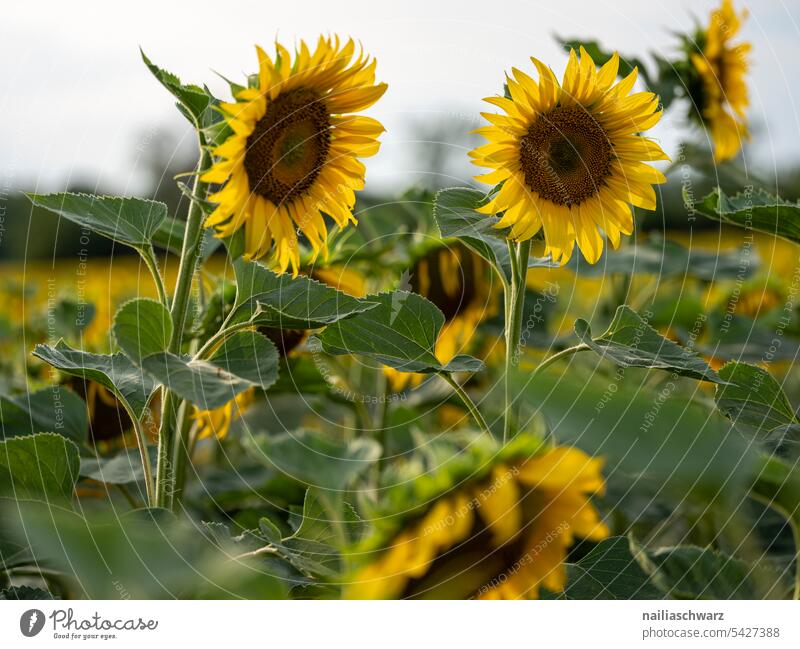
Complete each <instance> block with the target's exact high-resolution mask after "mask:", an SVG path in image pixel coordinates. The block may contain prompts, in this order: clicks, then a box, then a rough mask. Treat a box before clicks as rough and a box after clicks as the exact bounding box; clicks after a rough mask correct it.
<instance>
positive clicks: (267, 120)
mask: <svg viewBox="0 0 800 649" xmlns="http://www.w3.org/2000/svg"><path fill="white" fill-rule="evenodd" d="M330 127H331V123H330V115H329V113H328V109H327V106H326V105H325V102H324V101H323V100H322V99H321V98H320V96H319V95H318V94H317V93H315V92H313V91H312V90H307V89H305V88H298V89H296V90H290V91H289V92H286V93H284V94H282V95H279V96H278V97H277V98H275V99H274V100H272V101H270V102H269V103H268V105H267V111H266V113H264V117H262V118H261V119H260V120H259V121H258V123H257V124H256V127H255V129H254V130H253V132H252V133H251V134H250V136H249V137H248V138H247V153H246V154H245V157H244V169H245V171H246V172H247V179H248V181H249V182H250V190H251V191H253V192H255V193H257V194H260V195H261V196H263V197H264V198H266V199H268V200H270V201H272V202H273V203H275V204H276V205H278V204H280V203H284V202H286V201H289V200H291V199H292V198H294V197H296V196H298V195H300V194H302V193H303V192H304V191H305V190H306V189H308V188H309V187H311V185H312V184H313V183H314V181H315V180H316V179H317V176H319V173H320V171H321V170H322V166H323V165H324V164H325V160H326V159H327V157H328V150H329V149H330V144H331V134H330Z"/></svg>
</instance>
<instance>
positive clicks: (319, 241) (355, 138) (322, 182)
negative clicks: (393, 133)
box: [201, 37, 386, 274]
mask: <svg viewBox="0 0 800 649" xmlns="http://www.w3.org/2000/svg"><path fill="white" fill-rule="evenodd" d="M275 47H276V50H277V53H276V56H275V60H274V61H273V60H272V59H271V58H270V57H269V56H268V55H267V54H266V53H265V52H264V50H262V49H261V48H260V47H256V51H257V53H258V63H259V72H258V75H257V83H256V85H255V86H254V87H249V88H245V89H243V90H240V91H239V92H237V93H235V97H236V100H237V101H236V102H235V103H222V104H220V108H221V110H222V111H223V113H224V115H225V119H226V121H227V123H228V125H229V126H230V128H231V130H232V131H233V134H232V135H231V136H230V137H229V138H228V139H227V140H225V142H224V143H223V144H221V145H220V146H217V147H215V148H214V149H213V153H214V155H215V156H216V157H217V158H218V161H217V162H216V164H215V165H214V166H213V167H212V168H211V169H210V170H209V171H208V172H206V173H205V174H203V175H202V177H201V180H203V181H204V182H207V183H223V182H224V183H225V186H224V187H223V188H222V189H221V190H220V191H218V192H216V193H215V194H213V195H212V196H211V197H210V198H211V200H212V201H213V202H215V203H217V208H216V209H215V210H214V212H213V213H212V214H211V215H210V216H209V217H208V218H207V219H206V222H205V225H206V227H214V228H216V231H217V236H220V237H228V236H231V235H232V234H233V233H234V232H236V231H238V230H239V229H241V228H244V234H245V236H244V242H245V244H244V245H245V254H246V257H247V258H248V259H257V258H261V257H264V256H266V255H267V254H271V255H272V257H273V259H274V263H275V265H276V266H277V267H278V268H279V269H280V271H281V272H284V271H285V270H286V269H287V268H288V266H289V265H291V267H292V270H293V272H294V273H295V274H297V272H298V269H299V265H300V248H299V242H298V239H297V234H296V230H298V229H299V231H300V232H302V234H303V235H304V237H305V239H306V240H307V242H308V244H309V245H310V246H311V248H312V252H313V256H314V257H316V255H317V254H319V252H320V251H323V252H326V251H327V248H326V246H327V237H328V232H327V227H326V225H325V220H324V218H323V213H324V214H327V215H328V216H329V217H331V218H332V219H333V220H334V221H335V222H336V224H337V225H338V226H340V227H345V226H346V225H347V224H348V223H349V222H351V221H352V222H355V217H354V216H353V213H352V210H353V206H354V205H355V194H354V192H355V191H356V190H360V189H362V188H363V186H364V173H365V169H364V165H363V164H362V163H361V162H360V161H359V159H358V158H363V157H367V156H371V155H374V154H375V153H377V151H378V148H379V146H380V145H379V142H378V140H377V138H378V136H379V135H380V134H381V133H382V132H383V130H384V129H383V126H382V125H381V124H380V123H379V122H377V121H376V120H374V119H371V118H369V117H364V116H360V115H352V114H351V113H354V112H357V111H360V110H363V109H365V108H368V107H369V106H371V105H372V104H374V103H375V102H376V101H377V100H378V99H379V98H380V97H381V95H383V93H384V92H385V91H386V84H384V83H379V84H376V83H375V64H376V62H375V60H374V59H370V58H369V57H366V56H364V54H363V53H361V52H359V53H358V55H357V56H356V45H355V43H354V42H353V41H352V40H348V41H347V42H346V43H345V44H344V45H342V44H341V43H340V41H339V38H338V37H336V38H334V39H331V38H323V37H320V38H319V41H318V42H317V47H316V49H315V50H314V51H313V52H311V51H310V50H309V48H308V46H307V45H306V44H305V43H304V42H303V41H301V42H300V45H299V48H298V50H297V52H296V55H295V58H294V61H292V57H291V55H290V54H289V52H288V51H287V50H286V49H285V48H284V47H283V46H282V45H280V44H277V43H276V46H275ZM354 57H355V58H354Z"/></svg>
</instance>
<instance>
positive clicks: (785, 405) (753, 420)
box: [714, 361, 800, 435]
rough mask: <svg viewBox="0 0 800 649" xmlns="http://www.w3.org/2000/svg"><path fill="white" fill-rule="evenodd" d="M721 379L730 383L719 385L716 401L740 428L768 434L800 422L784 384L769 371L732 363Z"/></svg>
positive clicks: (728, 364) (726, 367)
mask: <svg viewBox="0 0 800 649" xmlns="http://www.w3.org/2000/svg"><path fill="white" fill-rule="evenodd" d="M719 377H720V378H721V379H722V380H723V381H727V384H723V385H718V386H717V391H716V394H715V395H714V399H715V401H716V402H717V407H718V408H719V409H720V411H721V412H722V413H723V414H725V416H726V417H729V418H730V419H731V420H733V422H734V423H735V424H737V426H740V427H743V428H746V429H750V430H755V431H757V432H761V433H762V434H764V435H768V434H769V433H772V432H773V431H775V430H776V429H780V430H781V431H786V430H787V429H788V428H789V427H791V426H797V425H798V424H799V423H800V422H798V420H797V417H796V416H795V413H794V410H793V409H792V406H791V404H790V403H789V399H788V398H787V397H786V394H785V393H784V392H783V389H782V388H781V386H780V384H779V383H778V382H777V381H776V380H775V379H774V378H773V377H772V375H771V374H770V373H769V372H767V371H766V370H763V369H761V368H760V367H756V366H755V365H748V364H747V363H740V362H738V361H731V362H730V363H727V364H726V365H725V366H724V367H722V369H720V371H719Z"/></svg>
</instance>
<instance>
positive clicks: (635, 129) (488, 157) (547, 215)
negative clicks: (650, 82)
mask: <svg viewBox="0 0 800 649" xmlns="http://www.w3.org/2000/svg"><path fill="white" fill-rule="evenodd" d="M580 54H581V56H580V61H579V60H578V57H577V55H576V54H575V51H574V50H572V51H571V52H570V55H569V63H568V64H567V69H566V72H565V73H564V80H563V83H562V84H561V85H559V83H558V80H557V79H556V77H555V75H554V74H553V72H552V70H550V68H548V67H547V66H545V65H544V64H543V63H542V62H541V61H538V60H537V59H532V61H533V63H534V64H535V65H536V68H537V69H538V71H539V82H538V83H537V82H536V81H534V80H533V79H532V78H531V77H530V76H528V75H527V74H526V73H524V72H522V71H521V70H517V69H516V68H513V69H512V72H513V78H512V77H508V78H507V84H508V91H509V94H510V97H509V98H506V97H490V98H487V99H486V101H487V102H489V103H490V104H493V105H495V106H497V107H499V108H501V109H502V110H503V111H504V112H505V115H498V114H493V113H483V116H484V117H485V118H486V119H487V120H488V121H489V122H490V123H491V125H490V126H485V127H482V128H479V129H478V130H477V132H478V133H480V134H481V135H483V136H484V137H485V138H486V139H487V140H488V144H484V145H483V146H481V147H479V148H477V149H475V150H474V151H472V153H471V154H470V155H471V156H472V158H473V162H474V163H475V164H477V165H478V166H480V167H488V168H491V169H493V171H491V172H490V173H487V174H484V175H481V176H478V177H477V179H478V180H480V181H482V182H486V183H490V184H497V183H502V186H501V187H500V189H499V191H497V193H495V194H494V195H493V196H492V197H491V199H490V200H489V201H488V203H487V204H486V205H484V206H483V207H482V208H480V211H481V212H482V213H484V214H497V213H500V212H504V214H503V217H502V218H501V219H500V220H499V222H498V223H497V224H496V227H498V228H509V227H510V228H511V230H510V232H509V234H508V236H509V238H510V239H513V240H517V241H524V240H527V239H530V238H531V237H533V236H534V235H535V234H536V233H538V232H539V231H540V230H541V229H544V236H545V242H546V248H545V254H550V255H552V258H553V260H554V261H557V262H558V261H560V263H562V264H564V263H566V262H567V260H568V259H569V258H570V256H571V255H572V251H573V248H574V246H575V244H576V243H577V244H578V247H579V248H580V250H581V252H582V253H583V255H584V257H586V260H587V261H588V262H589V263H595V262H596V261H597V260H598V259H599V258H600V254H601V253H602V251H603V238H602V236H601V234H600V231H601V230H602V232H604V233H605V235H606V236H607V237H608V239H609V241H611V244H612V245H613V246H614V247H616V246H617V245H618V244H619V241H620V235H621V234H631V232H632V231H633V218H632V215H631V209H630V205H629V204H630V203H632V204H633V205H636V206H638V207H641V208H644V209H648V210H654V209H655V208H656V195H655V191H654V190H653V187H652V186H651V185H652V184H654V183H663V182H665V181H666V178H665V177H664V174H662V173H661V172H660V171H658V170H657V169H654V168H653V167H651V166H649V165H647V164H644V163H643V162H642V161H651V160H666V159H668V158H667V156H666V154H665V153H664V151H662V149H661V147H660V146H659V145H658V144H657V143H655V142H654V141H653V140H650V139H648V138H645V137H642V136H641V135H639V133H641V132H643V131H646V130H647V129H649V128H651V127H652V126H654V125H655V124H656V123H657V122H658V120H659V119H660V118H661V114H662V111H661V110H659V99H658V96H657V95H655V94H653V93H651V92H639V93H634V94H632V95H631V94H629V93H630V91H631V89H632V88H633V85H634V84H635V83H636V77H637V70H636V69H634V70H633V72H631V73H630V74H629V75H628V76H627V77H625V79H623V80H622V81H620V82H619V83H617V84H616V85H614V81H615V79H616V77H617V70H618V68H619V56H618V55H617V54H616V53H615V54H614V55H613V56H612V57H611V59H609V61H608V62H607V63H606V64H605V65H603V66H602V68H600V70H599V71H598V70H597V69H596V67H595V64H594V61H593V60H592V58H591V57H590V56H589V54H588V53H587V52H586V50H585V49H583V48H581V50H580Z"/></svg>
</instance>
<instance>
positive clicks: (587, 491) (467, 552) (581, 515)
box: [344, 435, 608, 599]
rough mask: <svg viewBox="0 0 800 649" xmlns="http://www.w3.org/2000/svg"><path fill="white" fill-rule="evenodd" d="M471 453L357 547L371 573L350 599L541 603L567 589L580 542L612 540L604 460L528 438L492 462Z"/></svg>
mask: <svg viewBox="0 0 800 649" xmlns="http://www.w3.org/2000/svg"><path fill="white" fill-rule="evenodd" d="M469 452H470V453H471V456H470V459H472V460H473V461H474V462H473V463H470V462H469V461H465V460H464V459H463V458H462V457H459V458H457V459H456V460H455V461H454V462H453V468H451V469H448V468H441V469H439V470H436V471H434V472H433V473H432V474H427V475H426V474H423V475H420V476H419V477H418V478H417V480H418V482H416V483H415V482H413V481H412V482H411V483H410V484H411V485H412V488H411V493H406V494H405V496H404V497H397V496H396V495H395V494H391V493H389V494H387V500H388V501H389V502H390V503H391V506H392V507H394V511H392V510H391V509H390V510H387V511H380V512H379V513H378V515H377V518H376V521H377V523H376V524H377V526H378V531H377V532H376V533H375V534H374V535H373V536H372V537H370V538H368V539H367V541H366V542H365V543H364V544H362V546H360V547H358V548H356V549H355V551H354V553H353V556H354V558H355V560H356V561H360V562H362V563H363V564H364V565H363V567H362V568H360V569H359V570H357V571H356V572H355V573H354V574H353V577H352V579H351V580H350V581H349V583H348V584H347V586H346V587H345V590H344V595H345V596H346V597H349V598H352V599H394V598H436V599H463V598H471V597H476V598H483V599H534V598H536V597H538V595H539V591H540V589H541V588H546V589H547V590H549V591H552V592H559V591H561V590H563V588H564V586H565V585H566V567H565V565H564V563H565V559H566V555H567V549H568V548H569V546H570V545H572V543H573V542H574V540H575V538H576V537H581V538H585V539H590V540H598V541H599V540H602V539H603V538H605V537H606V536H608V529H607V527H606V526H605V525H604V524H603V523H602V522H601V520H600V517H599V515H598V513H597V511H596V510H595V508H594V506H593V505H592V503H591V502H590V496H591V495H592V494H595V493H601V492H602V491H603V489H604V481H603V478H602V476H601V474H600V468H601V465H602V462H601V461H600V460H597V459H593V458H591V457H589V456H587V455H586V454H585V453H583V452H582V451H579V450H577V449H575V448H570V447H555V448H546V447H543V446H542V445H541V443H540V442H538V441H537V440H535V439H531V438H527V439H526V436H524V435H522V436H520V437H519V438H516V439H515V441H514V442H512V445H511V446H508V447H505V448H503V449H500V450H499V451H498V450H497V449H495V453H494V454H493V455H492V456H491V457H486V456H483V457H482V454H480V453H475V450H474V449H470V451H469ZM470 471H471V473H469V472H470ZM401 489H403V490H405V491H406V492H408V491H409V489H408V487H406V486H403V487H401Z"/></svg>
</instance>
